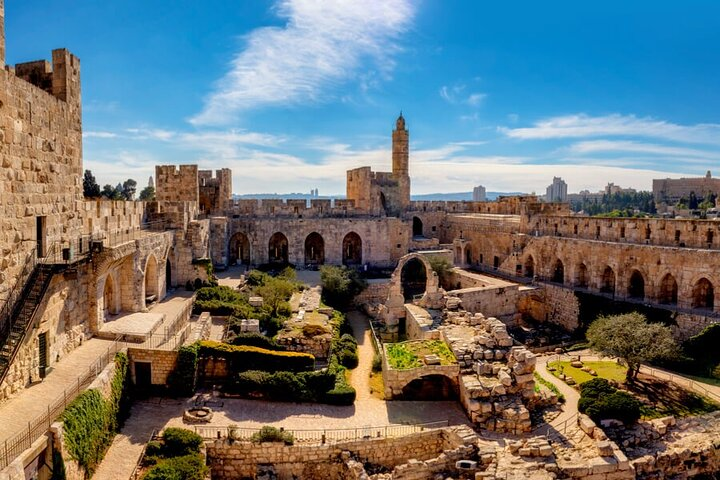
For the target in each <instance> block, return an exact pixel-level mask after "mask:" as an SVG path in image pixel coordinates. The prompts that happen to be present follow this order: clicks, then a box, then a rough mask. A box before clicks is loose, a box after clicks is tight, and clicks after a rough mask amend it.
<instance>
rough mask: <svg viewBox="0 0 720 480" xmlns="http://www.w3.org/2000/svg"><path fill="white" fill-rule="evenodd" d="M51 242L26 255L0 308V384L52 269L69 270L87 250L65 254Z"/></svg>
mask: <svg viewBox="0 0 720 480" xmlns="http://www.w3.org/2000/svg"><path fill="white" fill-rule="evenodd" d="M59 247H60V245H59V244H54V245H52V246H51V248H50V249H49V251H48V253H47V254H46V255H45V256H44V257H42V258H38V255H37V249H33V251H32V252H31V253H30V254H29V255H28V257H27V259H26V261H25V265H24V266H23V269H22V272H21V273H20V275H19V276H18V280H17V282H16V283H15V286H14V287H13V288H12V289H11V290H10V292H9V294H8V298H7V301H6V302H5V305H3V307H2V309H0V384H2V382H3V381H4V380H5V377H6V376H7V374H8V372H9V371H10V366H11V365H12V362H13V360H14V359H15V356H16V355H17V353H18V351H19V350H20V346H21V345H22V343H23V340H24V339H25V336H26V335H27V332H28V331H29V330H30V329H31V328H32V324H33V317H34V316H35V312H37V310H38V307H39V306H40V303H41V302H42V300H43V297H44V296H45V292H46V291H47V289H48V287H49V286H50V282H51V280H52V277H53V275H54V274H55V273H60V272H64V271H68V270H70V271H72V270H74V269H76V268H77V265H78V263H79V262H80V261H82V260H85V259H86V258H88V254H87V253H86V254H80V255H78V256H73V257H72V258H71V257H70V256H69V255H68V251H69V249H65V251H62V250H61V249H60V248H59Z"/></svg>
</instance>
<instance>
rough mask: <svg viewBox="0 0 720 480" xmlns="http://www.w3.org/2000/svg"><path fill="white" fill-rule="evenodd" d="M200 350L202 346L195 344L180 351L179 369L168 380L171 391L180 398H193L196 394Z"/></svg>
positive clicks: (176, 368)
mask: <svg viewBox="0 0 720 480" xmlns="http://www.w3.org/2000/svg"><path fill="white" fill-rule="evenodd" d="M199 349H200V345H198V344H197V343H193V344H192V345H186V346H183V347H180V349H179V350H178V360H177V367H175V371H173V372H172V374H170V378H168V385H169V387H170V390H171V391H172V392H173V393H175V394H176V395H178V396H191V395H192V394H193V393H194V392H195V383H196V372H197V363H198V350H199Z"/></svg>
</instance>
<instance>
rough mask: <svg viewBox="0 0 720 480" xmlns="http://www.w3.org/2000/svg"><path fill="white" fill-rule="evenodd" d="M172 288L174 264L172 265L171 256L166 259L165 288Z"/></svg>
mask: <svg viewBox="0 0 720 480" xmlns="http://www.w3.org/2000/svg"><path fill="white" fill-rule="evenodd" d="M171 288H172V266H170V256H169V255H168V259H167V260H165V290H166V291H168V290H170V289H171Z"/></svg>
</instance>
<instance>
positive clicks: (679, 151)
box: [567, 140, 720, 161]
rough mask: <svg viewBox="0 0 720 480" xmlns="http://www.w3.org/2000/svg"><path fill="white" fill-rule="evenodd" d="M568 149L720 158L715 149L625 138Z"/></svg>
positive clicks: (584, 152) (598, 141) (587, 143)
mask: <svg viewBox="0 0 720 480" xmlns="http://www.w3.org/2000/svg"><path fill="white" fill-rule="evenodd" d="M567 151H568V152H570V153H574V154H580V155H585V154H593V153H598V152H609V153H612V152H630V153H641V154H649V155H664V156H668V157H671V156H674V157H698V158H700V159H705V160H708V161H710V160H717V159H720V152H717V151H713V150H703V149H697V148H687V147H677V146H673V145H662V144H657V143H643V142H635V141H624V140H591V141H586V142H578V143H574V144H572V145H570V146H569V147H568V148H567Z"/></svg>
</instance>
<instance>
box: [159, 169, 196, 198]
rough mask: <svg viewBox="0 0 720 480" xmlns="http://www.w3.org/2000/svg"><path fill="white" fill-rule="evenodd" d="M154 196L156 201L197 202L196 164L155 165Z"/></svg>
mask: <svg viewBox="0 0 720 480" xmlns="http://www.w3.org/2000/svg"><path fill="white" fill-rule="evenodd" d="M155 198H156V199H157V201H158V202H197V201H198V200H199V189H198V167H197V165H180V166H179V167H178V166H176V165H157V166H155Z"/></svg>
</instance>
